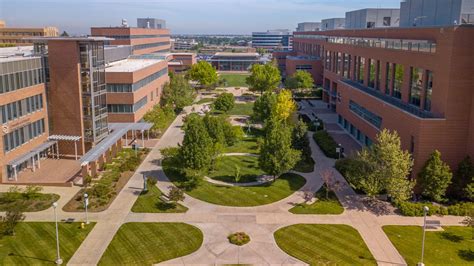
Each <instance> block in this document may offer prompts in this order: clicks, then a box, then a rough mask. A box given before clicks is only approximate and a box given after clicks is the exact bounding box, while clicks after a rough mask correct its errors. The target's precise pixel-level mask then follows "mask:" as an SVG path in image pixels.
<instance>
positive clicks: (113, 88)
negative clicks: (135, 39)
mask: <svg viewBox="0 0 474 266" xmlns="http://www.w3.org/2000/svg"><path fill="white" fill-rule="evenodd" d="M105 72H106V75H105V81H106V83H107V110H108V122H110V123H134V122H139V121H141V120H142V119H143V116H144V115H145V113H146V112H148V111H149V110H151V109H152V108H153V106H155V105H156V104H158V103H159V101H160V97H161V92H162V89H163V85H164V84H165V83H166V82H168V81H169V77H168V62H167V61H166V60H161V59H157V58H152V57H150V56H147V55H135V56H131V57H129V58H127V59H123V60H119V61H115V62H111V63H109V64H107V66H106V68H105Z"/></svg>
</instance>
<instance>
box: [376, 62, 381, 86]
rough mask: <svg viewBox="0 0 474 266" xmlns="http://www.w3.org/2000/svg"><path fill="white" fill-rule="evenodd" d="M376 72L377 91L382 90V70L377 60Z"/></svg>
mask: <svg viewBox="0 0 474 266" xmlns="http://www.w3.org/2000/svg"><path fill="white" fill-rule="evenodd" d="M376 71H377V77H376V81H375V88H376V89H377V90H381V89H380V81H381V80H382V68H381V67H380V60H377V66H376Z"/></svg>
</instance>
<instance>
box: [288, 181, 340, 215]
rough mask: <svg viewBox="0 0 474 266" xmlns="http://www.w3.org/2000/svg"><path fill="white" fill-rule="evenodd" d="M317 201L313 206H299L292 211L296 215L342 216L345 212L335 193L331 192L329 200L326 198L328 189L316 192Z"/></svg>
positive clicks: (322, 188)
mask: <svg viewBox="0 0 474 266" xmlns="http://www.w3.org/2000/svg"><path fill="white" fill-rule="evenodd" d="M315 196H316V198H317V201H316V202H315V203H313V204H310V205H308V204H304V203H303V204H298V205H296V206H295V207H293V208H291V209H290V212H291V213H294V214H341V213H342V212H344V208H343V207H342V205H341V203H339V200H338V199H337V196H336V194H334V192H332V191H331V192H329V194H328V196H329V197H328V198H326V188H324V187H321V189H320V190H319V191H318V192H316V195H315Z"/></svg>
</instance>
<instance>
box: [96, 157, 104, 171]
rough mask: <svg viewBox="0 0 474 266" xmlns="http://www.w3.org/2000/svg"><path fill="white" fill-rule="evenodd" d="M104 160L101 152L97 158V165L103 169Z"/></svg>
mask: <svg viewBox="0 0 474 266" xmlns="http://www.w3.org/2000/svg"><path fill="white" fill-rule="evenodd" d="M104 162H105V161H104V155H103V154H102V155H101V156H99V159H98V165H99V169H100V170H102V169H104Z"/></svg>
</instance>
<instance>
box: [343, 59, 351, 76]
mask: <svg viewBox="0 0 474 266" xmlns="http://www.w3.org/2000/svg"><path fill="white" fill-rule="evenodd" d="M343 61H344V71H343V73H342V74H343V76H344V78H346V79H349V69H350V63H351V58H350V55H349V54H343Z"/></svg>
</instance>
